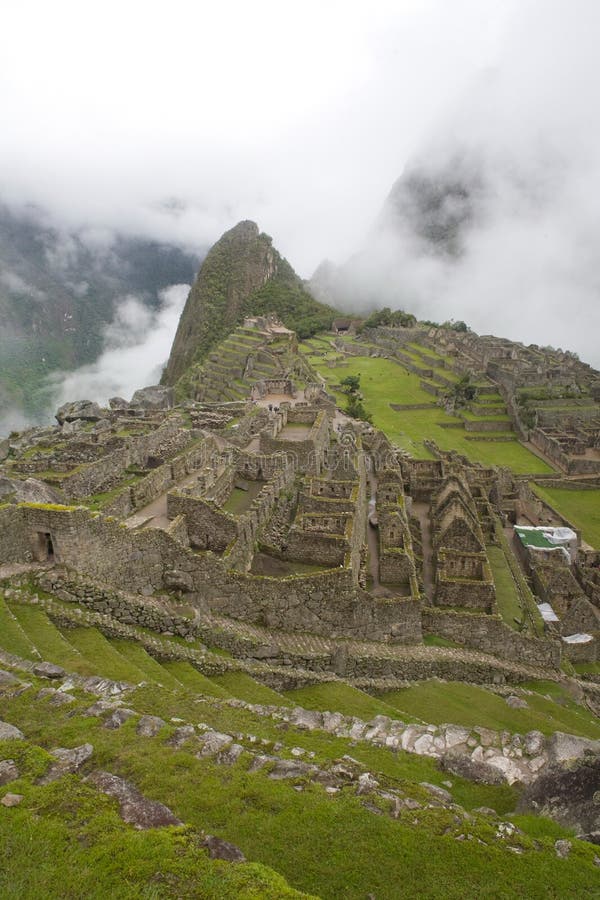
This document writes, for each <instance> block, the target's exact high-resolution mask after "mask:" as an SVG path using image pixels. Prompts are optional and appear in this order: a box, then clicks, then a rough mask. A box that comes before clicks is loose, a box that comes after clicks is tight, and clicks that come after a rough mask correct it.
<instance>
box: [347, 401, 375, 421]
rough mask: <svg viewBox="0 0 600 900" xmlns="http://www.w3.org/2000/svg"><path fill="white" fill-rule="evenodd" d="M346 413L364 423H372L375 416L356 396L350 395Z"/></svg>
mask: <svg viewBox="0 0 600 900" xmlns="http://www.w3.org/2000/svg"><path fill="white" fill-rule="evenodd" d="M346 413H347V415H349V416H351V417H352V418H353V419H362V421H363V422H372V421H373V416H372V415H371V413H369V412H367V410H366V409H365V408H364V406H363V405H362V402H361V401H360V400H359V399H358V397H357V396H356V394H350V396H349V397H348V403H347V404H346Z"/></svg>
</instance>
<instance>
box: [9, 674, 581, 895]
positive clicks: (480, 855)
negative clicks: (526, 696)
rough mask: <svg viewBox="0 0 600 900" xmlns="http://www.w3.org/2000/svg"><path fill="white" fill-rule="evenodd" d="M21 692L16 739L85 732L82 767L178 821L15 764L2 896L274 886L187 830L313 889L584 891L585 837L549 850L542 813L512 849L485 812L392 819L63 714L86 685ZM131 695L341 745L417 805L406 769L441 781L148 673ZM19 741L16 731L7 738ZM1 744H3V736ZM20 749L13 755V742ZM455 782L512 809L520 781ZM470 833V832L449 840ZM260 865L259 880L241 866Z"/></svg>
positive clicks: (213, 719)
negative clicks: (40, 694)
mask: <svg viewBox="0 0 600 900" xmlns="http://www.w3.org/2000/svg"><path fill="white" fill-rule="evenodd" d="M35 690H37V688H36V687H34V691H35ZM31 695H32V692H25V694H22V695H20V696H19V697H17V698H12V699H7V698H6V697H4V698H1V697H0V714H1V715H2V718H5V719H6V720H8V721H16V722H18V723H19V724H20V725H21V726H22V727H23V729H24V731H25V733H26V735H27V736H28V739H29V740H30V741H32V742H33V741H34V742H35V743H37V744H39V745H41V746H42V747H53V746H76V745H78V744H81V743H83V741H85V740H88V741H90V743H92V744H93V746H94V756H93V758H92V760H90V762H89V763H88V764H87V766H86V770H87V769H89V768H96V767H98V768H104V769H106V770H108V771H111V772H115V773H116V774H119V775H122V776H123V777H126V778H128V779H130V780H131V781H132V782H133V783H134V784H135V785H136V786H137V787H138V788H139V789H140V790H141V791H142V792H143V793H144V794H145V795H146V796H148V797H151V798H154V799H157V800H161V801H162V802H164V803H167V805H169V806H170V808H171V809H172V810H173V811H174V813H175V814H176V815H177V816H179V817H180V818H181V819H182V820H183V821H184V822H186V823H189V826H190V828H188V829H186V830H184V831H183V832H182V831H181V830H170V829H165V830H162V829H161V830H151V831H148V832H137V831H135V829H133V828H130V827H127V826H124V825H123V824H122V822H121V821H120V819H119V818H118V817H117V816H116V804H115V803H114V802H113V801H111V800H109V799H107V798H105V797H103V796H102V795H99V794H97V793H96V792H95V791H92V790H91V789H90V788H88V787H87V786H85V785H82V784H81V782H80V781H79V780H78V779H76V778H74V777H69V778H66V779H62V780H61V781H59V782H57V783H56V784H55V785H50V786H48V787H45V788H41V787H39V786H35V785H33V784H32V783H31V782H30V781H29V778H22V779H21V780H20V781H19V782H15V783H13V784H12V785H11V786H10V787H11V789H13V790H18V791H19V792H20V793H22V794H24V796H25V800H24V801H23V804H22V805H21V806H20V807H18V808H17V809H16V810H11V811H10V813H7V814H5V815H3V816H2V817H0V829H1V830H2V831H1V837H0V840H2V847H3V851H4V853H3V857H4V858H3V863H4V865H3V867H2V874H0V878H4V879H5V881H4V884H2V888H1V889H0V892H1V895H2V896H3V897H4V896H7V897H10V898H15V900H16V898H17V897H19V898H20V897H24V898H28V897H31V898H33V897H38V896H44V897H51V898H54V897H56V898H58V897H73V898H75V897H80V896H85V897H88V896H90V897H94V898H96V897H97V898H101V897H111V896H115V897H132V898H133V897H138V896H139V897H152V898H155V897H156V898H158V897H173V898H175V897H190V898H191V897H198V898H199V897H215V898H216V897H225V898H227V897H230V896H231V897H233V896H239V897H254V898H256V900H258V898H271V897H273V898H275V897H281V898H285V897H286V893H285V886H284V885H283V884H282V882H281V881H277V880H276V876H275V875H273V874H272V873H271V872H269V871H265V869H264V868H258V869H257V868H256V867H251V866H225V865H224V866H219V865H218V864H209V862H208V860H207V858H206V855H205V854H199V853H198V840H197V837H196V835H197V834H198V829H203V830H205V831H206V832H208V833H211V834H217V835H219V836H221V837H224V838H225V839H227V840H230V841H232V842H233V843H234V844H236V845H237V846H239V847H240V848H241V849H242V850H243V852H244V853H245V854H246V856H247V858H248V859H250V860H252V861H256V862H257V863H260V864H262V865H263V866H270V867H271V868H272V869H275V870H277V871H278V872H279V873H281V875H283V876H284V878H286V879H287V881H288V883H289V884H290V885H293V887H295V888H297V889H300V890H304V891H308V892H310V893H311V894H313V895H318V896H319V897H322V898H324V900H334V898H335V900H337V898H341V897H343V898H345V900H346V898H348V900H363V898H364V897H366V896H368V895H369V894H374V895H375V896H376V897H377V898H378V900H395V898H404V897H406V898H412V897H415V896H423V897H431V898H440V900H441V898H444V900H445V898H459V897H460V898H464V897H488V898H496V897H497V898H500V897H502V898H517V897H519V898H521V897H527V898H540V900H541V898H546V897H554V898H556V900H558V898H562V897H569V896H572V897H585V896H590V897H591V896H593V895H594V894H593V892H594V889H595V886H597V883H598V881H597V879H598V873H597V869H596V868H595V867H594V864H593V858H594V854H595V851H596V848H594V847H592V846H591V845H586V844H584V843H582V842H578V841H573V849H572V852H571V854H570V856H569V858H568V859H567V860H558V859H557V858H556V855H555V853H554V846H553V845H554V841H555V840H556V839H557V838H558V837H571V835H570V834H569V832H566V831H565V830H563V829H561V828H560V827H559V826H556V825H553V824H551V823H545V822H543V821H541V820H538V819H535V820H532V818H531V817H520V819H519V824H520V825H521V827H522V828H523V832H524V833H523V834H522V835H519V836H518V837H516V838H515V839H514V841H511V844H517V845H519V846H521V847H522V849H523V855H522V856H517V855H515V854H513V853H511V852H510V851H509V850H508V849H506V847H504V846H502V844H501V842H499V841H497V839H496V838H495V825H494V822H493V820H492V821H490V820H488V819H486V818H485V817H481V816H479V815H473V816H472V818H470V819H469V821H468V822H463V823H461V822H460V819H459V820H457V819H456V818H455V815H456V813H455V811H454V810H444V809H440V808H431V809H428V808H422V809H418V810H416V811H407V812H406V813H402V814H401V815H400V817H399V818H398V820H394V819H392V818H390V817H388V816H386V815H383V816H379V815H374V814H373V813H372V812H371V811H370V810H369V809H367V808H365V806H364V805H363V798H361V797H357V796H356V795H355V792H354V789H353V788H346V789H344V790H342V791H341V792H340V793H339V794H337V795H335V796H333V797H331V796H329V795H327V794H326V793H325V792H324V790H323V788H322V787H321V786H320V785H316V784H303V782H302V779H300V780H299V786H300V787H302V788H303V790H301V791H300V792H298V791H295V790H294V789H293V786H292V784H290V783H283V782H277V781H272V780H270V779H269V778H268V777H267V773H266V772H265V771H261V772H257V773H249V772H248V771H247V764H248V763H247V758H246V759H245V760H244V759H242V760H240V761H239V762H238V763H237V764H235V765H234V766H231V767H224V766H218V765H217V764H216V763H215V762H214V761H213V760H210V759H198V758H196V756H195V752H196V751H195V748H194V747H193V746H192V747H189V748H188V747H184V748H182V749H181V750H178V751H174V750H171V749H169V748H167V747H165V745H164V740H165V738H166V737H167V735H168V729H165V732H164V733H162V734H161V735H159V736H158V737H157V738H154V739H141V738H139V737H138V736H137V735H136V733H135V721H134V720H132V721H130V722H127V723H126V724H125V725H124V726H123V727H122V728H121V729H118V730H116V731H115V730H109V729H105V728H103V727H102V724H101V722H100V721H99V720H96V719H92V718H89V717H82V716H80V715H73V713H74V712H77V711H81V709H82V708H84V707H85V704H86V703H88V704H89V698H87V699H83V698H82V700H80V701H77V702H76V703H75V704H72V705H71V706H70V707H69V708H68V710H67V709H62V708H59V709H54V708H52V711H51V713H49V709H48V707H47V705H46V704H45V703H44V702H43V701H37V702H36V701H32V699H31ZM128 705H131V706H132V707H133V708H134V709H136V710H138V711H140V712H147V711H148V712H149V711H152V712H154V713H155V714H159V715H162V716H163V717H164V718H166V719H168V718H169V717H170V716H174V715H181V716H184V717H186V720H187V721H196V720H198V718H199V717H201V719H202V720H203V721H206V722H208V723H209V724H211V726H212V727H216V728H218V729H219V730H224V731H227V732H229V733H236V732H244V733H248V732H251V733H252V734H254V735H259V736H261V737H266V738H267V739H276V740H280V741H281V742H283V743H284V744H285V746H286V747H293V746H304V747H305V748H306V749H307V750H308V749H312V750H313V751H314V752H315V754H316V756H315V760H316V761H317V762H319V763H320V764H322V763H321V760H323V759H324V758H325V757H326V758H327V759H329V760H333V759H339V758H340V757H341V756H342V755H343V754H344V753H350V754H351V755H352V756H354V757H355V758H356V759H359V760H360V761H361V762H362V763H363V764H364V765H366V766H367V767H368V768H369V771H371V772H373V773H374V774H375V776H376V777H377V779H378V780H379V781H380V783H381V784H382V786H384V787H395V788H398V789H400V790H401V791H402V792H403V793H405V795H407V796H413V797H416V798H418V799H420V800H421V802H425V803H426V802H427V794H426V792H425V791H424V789H423V788H421V787H420V786H419V783H418V782H420V781H431V782H433V783H436V784H440V783H441V781H440V780H441V779H442V778H444V777H445V776H444V775H443V773H441V772H439V771H438V770H437V769H436V765H435V761H434V760H431V759H426V758H421V757H418V756H415V755H412V756H410V755H408V754H404V753H402V752H400V753H391V752H390V751H388V750H386V749H384V748H376V747H369V746H367V745H362V744H360V743H359V744H356V745H355V746H352V744H351V742H349V741H347V740H342V739H339V738H334V737H332V736H331V735H326V734H319V733H308V732H304V731H301V730H298V729H294V728H289V729H285V730H281V729H278V728H277V725H276V723H274V722H272V721H270V720H265V719H259V718H258V717H253V716H252V715H251V714H249V713H248V711H246V710H238V709H233V708H229V707H220V706H218V705H216V706H213V705H212V704H210V703H208V702H206V703H203V704H202V705H201V706H198V705H197V704H196V703H194V701H193V699H192V698H190V699H188V700H186V699H185V697H183V698H182V700H181V702H180V701H179V700H177V701H176V700H175V699H174V698H173V695H169V693H168V692H166V691H164V690H161V689H157V688H154V687H150V686H148V687H146V688H140V689H138V690H136V691H134V692H133V694H132V695H131V697H128ZM188 708H189V710H190V711H191V712H192V713H194V714H195V718H190V716H189V715H188ZM13 744H14V742H13ZM10 749H11V755H12V754H13V750H12V747H11V748H10ZM27 750H28V748H27V745H26V744H25V742H23V746H22V747H19V748H17V750H16V751H15V752H16V753H17V754H21V753H24V752H26V751H27ZM0 752H1V753H2V754H3V755H8V751H7V749H5V746H2V747H0ZM265 752H267V753H268V752H269V750H268V749H266V750H265ZM39 754H40V751H39V750H36V758H35V759H34V760H33V763H32V769H33V770H37V767H38V766H39V764H40V762H41V760H39V759H38V757H39ZM17 762H18V764H19V765H21V757H20V756H19V759H18V760H17ZM33 776H34V772H33V771H32V774H31V776H30V777H33ZM452 782H453V785H452V788H451V790H452V794H453V796H454V798H455V799H456V800H457V802H459V803H461V804H464V805H465V806H466V807H467V808H468V809H473V808H474V807H475V806H481V805H485V806H491V807H492V808H494V809H496V810H497V811H498V812H499V814H500V815H506V814H507V813H508V811H509V810H511V809H513V808H514V805H515V801H516V797H517V792H516V791H515V790H514V789H512V788H509V787H507V786H502V787H487V786H483V785H474V784H470V783H468V782H463V781H462V780H461V779H459V778H452ZM369 800H370V798H367V803H368V802H369ZM13 813H14V815H13ZM511 820H512V817H511ZM467 831H468V832H469V833H470V834H472V835H473V839H472V840H464V841H456V839H455V838H456V836H457V835H458V834H465V833H466V832H467ZM530 832H531V833H530ZM186 838H187V839H186ZM534 840H535V841H537V842H538V843H537V844H534ZM480 842H481V843H480ZM194 851H195V852H194ZM213 865H217V868H216V869H215V870H213V869H212V866H213ZM211 872H212V873H213V874H214V879H212V880H211ZM259 875H260V876H261V877H262V878H263V879H264V881H263V883H260V882H257V881H256V880H253V879H256V878H258V876H259ZM228 879H241V880H238V881H233V882H232V881H229V880H228ZM277 890H278V891H279V893H277ZM236 891H237V893H236ZM244 891H246V893H244Z"/></svg>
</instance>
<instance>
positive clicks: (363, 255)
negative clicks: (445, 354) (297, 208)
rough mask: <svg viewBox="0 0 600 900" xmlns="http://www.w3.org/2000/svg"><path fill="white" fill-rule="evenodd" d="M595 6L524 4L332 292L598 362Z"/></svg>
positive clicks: (599, 156)
mask: <svg viewBox="0 0 600 900" xmlns="http://www.w3.org/2000/svg"><path fill="white" fill-rule="evenodd" d="M599 34H600V8H599V7H598V5H597V4H594V3H589V2H587V0H579V2H575V3H574V4H568V5H567V4H565V3H561V2H546V3H527V4H523V7H522V8H521V9H519V12H518V15H516V16H515V18H514V22H513V26H512V28H511V29H510V30H509V31H508V33H507V35H506V38H505V43H504V48H503V52H502V53H501V54H500V55H499V58H498V61H497V63H496V65H495V66H494V67H493V68H490V69H489V70H488V71H485V72H481V73H479V74H478V75H477V76H476V77H474V78H473V79H472V83H471V85H470V88H469V89H468V90H467V91H465V93H464V95H463V96H462V98H461V100H460V101H459V102H458V103H456V104H454V105H453V106H452V107H451V108H449V109H448V110H446V112H445V114H444V116H443V117H442V118H441V119H440V120H439V121H438V123H437V124H436V126H435V127H434V128H432V129H431V131H430V134H429V137H428V138H427V140H425V141H423V142H422V143H421V146H420V148H419V149H417V150H415V151H414V152H413V154H412V157H411V160H410V162H409V163H408V164H407V165H406V167H405V169H404V173H403V175H402V177H401V178H400V179H399V181H398V182H397V183H396V185H395V186H394V188H393V190H392V192H391V194H390V196H389V198H388V200H387V202H386V204H385V207H384V210H383V213H382V215H381V217H380V218H379V220H378V221H377V223H376V225H375V227H374V228H373V230H372V232H371V234H370V235H369V238H368V239H367V241H366V244H365V245H364V246H363V249H362V250H361V252H360V253H358V254H357V255H356V256H355V257H354V258H353V259H352V260H351V261H350V262H349V263H348V264H347V265H346V266H345V267H343V269H342V271H341V273H340V281H339V283H338V285H337V295H338V300H340V299H344V298H345V299H347V300H348V301H349V302H351V303H352V304H353V305H354V306H355V308H368V307H369V306H374V305H382V304H388V305H390V306H394V307H403V308H405V309H407V310H408V311H410V312H413V313H415V314H416V315H417V316H418V317H420V318H427V319H431V320H434V321H438V322H443V321H445V320H448V319H450V318H454V319H463V320H465V321H466V322H467V323H468V324H469V325H470V326H471V327H472V328H473V329H474V330H476V331H478V332H481V333H495V334H500V335H502V336H505V337H510V338H513V339H515V340H520V341H523V342H525V343H536V344H539V345H552V346H555V347H561V348H562V349H569V350H573V351H576V352H578V353H579V354H580V356H581V357H582V358H584V359H585V360H586V361H588V362H591V363H592V364H594V365H595V366H597V367H600V345H599V343H598V334H600V232H599V231H598V228H597V221H598V209H599V200H598V198H599V197H600V102H599V101H600V78H599V77H598V76H599V72H598V68H599V67H598V57H597V39H598V35H599Z"/></svg>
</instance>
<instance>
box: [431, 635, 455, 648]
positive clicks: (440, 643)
mask: <svg viewBox="0 0 600 900" xmlns="http://www.w3.org/2000/svg"><path fill="white" fill-rule="evenodd" d="M423 643H424V644H425V646H426V647H460V644H457V643H456V641H449V640H448V638H445V637H442V636H441V635H439V634H428V635H426V636H425V637H424V638H423Z"/></svg>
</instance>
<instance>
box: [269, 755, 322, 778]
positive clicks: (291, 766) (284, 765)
mask: <svg viewBox="0 0 600 900" xmlns="http://www.w3.org/2000/svg"><path fill="white" fill-rule="evenodd" d="M316 768H317V767H316V766H311V765H309V764H308V763H305V762H301V761H300V760H298V759H278V760H277V762H276V763H275V765H274V766H273V768H272V769H271V771H270V772H269V778H272V779H274V780H275V781H280V780H282V779H284V778H304V777H305V776H306V775H310V774H311V773H312V772H315V771H316Z"/></svg>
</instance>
